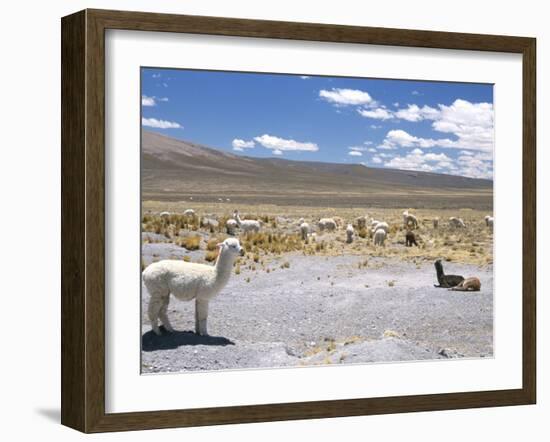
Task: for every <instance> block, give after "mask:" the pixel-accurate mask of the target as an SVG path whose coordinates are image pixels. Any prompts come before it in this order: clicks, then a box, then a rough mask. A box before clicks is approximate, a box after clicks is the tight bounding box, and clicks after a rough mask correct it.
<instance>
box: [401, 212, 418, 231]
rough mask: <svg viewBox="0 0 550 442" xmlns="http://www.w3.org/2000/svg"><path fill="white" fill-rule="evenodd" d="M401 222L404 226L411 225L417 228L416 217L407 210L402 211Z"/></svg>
mask: <svg viewBox="0 0 550 442" xmlns="http://www.w3.org/2000/svg"><path fill="white" fill-rule="evenodd" d="M403 224H404V226H405V227H406V228H407V227H409V226H412V228H413V229H418V219H417V218H416V216H414V215H412V214H410V213H409V211H408V210H405V211H404V212H403Z"/></svg>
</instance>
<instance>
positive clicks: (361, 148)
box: [348, 146, 368, 152]
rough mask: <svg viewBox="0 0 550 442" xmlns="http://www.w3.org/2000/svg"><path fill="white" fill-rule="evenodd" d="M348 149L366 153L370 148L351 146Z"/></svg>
mask: <svg viewBox="0 0 550 442" xmlns="http://www.w3.org/2000/svg"><path fill="white" fill-rule="evenodd" d="M348 149H349V150H355V151H356V152H366V151H367V149H368V148H367V147H365V146H350V147H348Z"/></svg>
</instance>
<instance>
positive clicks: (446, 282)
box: [434, 259, 464, 289]
mask: <svg viewBox="0 0 550 442" xmlns="http://www.w3.org/2000/svg"><path fill="white" fill-rule="evenodd" d="M434 265H435V271H436V273H437V282H439V285H435V284H434V287H442V288H446V289H449V288H451V287H456V286H457V285H458V284H460V283H461V282H462V281H464V277H463V276H460V275H445V273H443V264H442V263H441V260H440V259H437V260H436V261H435V262H434Z"/></svg>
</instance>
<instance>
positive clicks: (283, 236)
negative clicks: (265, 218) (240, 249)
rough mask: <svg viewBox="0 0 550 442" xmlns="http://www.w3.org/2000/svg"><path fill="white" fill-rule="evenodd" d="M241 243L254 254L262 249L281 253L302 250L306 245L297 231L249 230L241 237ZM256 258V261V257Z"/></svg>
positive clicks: (266, 251) (277, 253) (265, 251)
mask: <svg viewBox="0 0 550 442" xmlns="http://www.w3.org/2000/svg"><path fill="white" fill-rule="evenodd" d="M241 244H242V245H243V246H244V248H245V249H246V250H250V251H252V253H254V256H256V255H258V252H260V251H262V252H264V253H273V254H276V255H280V254H281V253H286V252H294V251H297V250H302V249H303V247H304V244H303V242H302V240H301V238H300V235H298V234H295V233H271V232H258V233H253V232H249V233H247V234H246V235H245V236H244V237H241ZM254 260H255V261H256V259H254ZM258 260H259V255H258ZM256 262H257V261H256Z"/></svg>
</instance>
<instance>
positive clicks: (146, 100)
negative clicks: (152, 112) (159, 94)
mask: <svg viewBox="0 0 550 442" xmlns="http://www.w3.org/2000/svg"><path fill="white" fill-rule="evenodd" d="M156 104H157V103H156V102H155V97H148V96H147V95H142V96H141V105H142V106H155V105H156Z"/></svg>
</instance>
